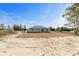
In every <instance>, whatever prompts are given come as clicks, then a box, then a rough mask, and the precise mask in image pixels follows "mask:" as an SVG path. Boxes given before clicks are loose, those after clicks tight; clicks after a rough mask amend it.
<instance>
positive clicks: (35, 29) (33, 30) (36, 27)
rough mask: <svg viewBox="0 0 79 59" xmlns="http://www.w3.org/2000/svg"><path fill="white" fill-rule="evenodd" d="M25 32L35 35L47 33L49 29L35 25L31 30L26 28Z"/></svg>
mask: <svg viewBox="0 0 79 59" xmlns="http://www.w3.org/2000/svg"><path fill="white" fill-rule="evenodd" d="M27 32H37V33H38V32H49V28H46V27H44V26H38V25H36V26H33V27H31V28H28V29H27Z"/></svg>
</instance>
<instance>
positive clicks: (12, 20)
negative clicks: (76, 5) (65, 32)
mask: <svg viewBox="0 0 79 59" xmlns="http://www.w3.org/2000/svg"><path fill="white" fill-rule="evenodd" d="M69 5H70V4H66V3H14V4H12V3H2V4H0V23H3V24H5V25H14V24H23V25H24V24H25V25H26V26H27V27H29V26H33V25H43V26H47V27H48V26H52V27H58V26H63V24H64V23H65V22H66V19H65V18H63V17H62V15H63V14H64V12H65V9H66V8H67V7H68V6H69Z"/></svg>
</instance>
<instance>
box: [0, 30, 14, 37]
mask: <svg viewBox="0 0 79 59" xmlns="http://www.w3.org/2000/svg"><path fill="white" fill-rule="evenodd" d="M14 33H15V31H13V30H10V31H5V30H0V37H1V36H5V35H9V34H14Z"/></svg>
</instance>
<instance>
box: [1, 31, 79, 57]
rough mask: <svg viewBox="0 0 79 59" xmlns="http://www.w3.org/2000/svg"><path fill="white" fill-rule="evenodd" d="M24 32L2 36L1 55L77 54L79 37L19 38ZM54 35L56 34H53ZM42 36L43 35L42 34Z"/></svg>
mask: <svg viewBox="0 0 79 59" xmlns="http://www.w3.org/2000/svg"><path fill="white" fill-rule="evenodd" d="M22 34H24V33H21V32H19V33H18V34H13V35H8V36H6V37H2V38H0V55H6V56H8V55H9V56H77V55H79V37H78V36H73V35H67V34H66V35H67V36H61V37H60V36H58V37H56V36H54V37H50V38H33V37H32V38H23V37H20V38H17V36H20V35H22ZM53 35H54V34H53ZM41 36H42V35H41Z"/></svg>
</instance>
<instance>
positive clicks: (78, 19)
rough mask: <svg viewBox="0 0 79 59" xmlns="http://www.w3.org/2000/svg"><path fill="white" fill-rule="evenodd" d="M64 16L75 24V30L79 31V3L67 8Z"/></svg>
mask: <svg viewBox="0 0 79 59" xmlns="http://www.w3.org/2000/svg"><path fill="white" fill-rule="evenodd" d="M63 17H66V19H67V20H68V21H69V22H70V23H72V24H74V28H75V31H77V32H78V29H79V4H78V3H75V4H72V5H71V6H69V7H68V8H67V9H66V13H65V14H64V15H63Z"/></svg>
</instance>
